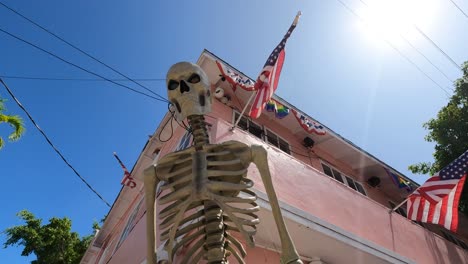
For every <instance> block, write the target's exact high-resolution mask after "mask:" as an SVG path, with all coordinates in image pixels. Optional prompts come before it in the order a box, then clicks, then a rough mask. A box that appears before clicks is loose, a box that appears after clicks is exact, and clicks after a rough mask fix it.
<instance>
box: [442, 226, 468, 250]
mask: <svg viewBox="0 0 468 264" xmlns="http://www.w3.org/2000/svg"><path fill="white" fill-rule="evenodd" d="M442 234H443V235H444V237H445V239H447V240H448V241H450V242H452V243H454V244H455V245H458V246H460V247H462V248H463V249H465V250H467V249H468V246H467V245H466V243H465V242H463V241H462V240H460V239H458V238H457V237H455V236H454V235H452V234H450V233H449V232H447V231H445V230H442Z"/></svg>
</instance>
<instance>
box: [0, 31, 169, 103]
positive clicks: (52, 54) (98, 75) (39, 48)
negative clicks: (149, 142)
mask: <svg viewBox="0 0 468 264" xmlns="http://www.w3.org/2000/svg"><path fill="white" fill-rule="evenodd" d="M0 32H3V33H5V34H7V35H9V36H10V37H12V38H15V39H17V40H19V41H21V42H23V43H26V44H28V45H30V46H32V47H34V48H36V49H38V50H40V51H42V52H44V53H47V54H49V55H50V56H52V57H54V58H56V59H58V60H61V61H63V62H65V63H66V64H69V65H71V66H73V67H75V68H78V69H80V70H82V71H84V72H87V73H89V74H91V75H94V76H96V77H99V78H101V79H103V80H106V81H108V82H110V83H113V84H115V85H117V86H120V87H123V88H125V89H128V90H130V91H133V92H135V93H138V94H141V95H144V96H147V97H149V98H152V99H155V100H157V101H161V102H169V101H168V100H167V99H165V98H163V99H160V98H157V97H154V96H152V95H149V94H146V93H144V92H141V91H138V90H136V89H133V88H131V87H129V86H127V85H124V84H121V83H118V82H115V81H112V80H111V79H109V78H106V77H104V76H102V75H100V74H97V73H95V72H92V71H90V70H87V69H85V68H83V67H81V66H79V65H76V64H74V63H73V62H70V61H67V60H65V59H64V58H62V57H59V56H58V55H55V54H54V53H52V52H50V51H47V50H45V49H43V48H41V47H39V46H37V45H35V44H33V43H31V42H29V41H27V40H25V39H22V38H20V37H18V36H16V35H14V34H12V33H10V32H8V31H6V30H4V29H2V28H0ZM160 97H161V96H160Z"/></svg>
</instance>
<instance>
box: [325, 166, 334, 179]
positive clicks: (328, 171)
mask: <svg viewBox="0 0 468 264" xmlns="http://www.w3.org/2000/svg"><path fill="white" fill-rule="evenodd" d="M322 168H323V172H324V173H325V174H326V175H328V176H330V177H332V178H333V174H332V171H331V169H330V167H328V166H327V165H325V164H323V163H322Z"/></svg>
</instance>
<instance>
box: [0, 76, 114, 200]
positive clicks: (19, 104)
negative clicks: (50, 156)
mask: <svg viewBox="0 0 468 264" xmlns="http://www.w3.org/2000/svg"><path fill="white" fill-rule="evenodd" d="M0 82H1V83H2V85H3V86H4V87H5V89H6V90H7V92H8V93H9V94H10V96H11V97H12V98H13V100H15V102H16V104H17V105H18V106H19V107H20V108H21V110H23V111H24V112H25V113H26V115H27V116H28V118H29V120H31V122H32V123H33V125H34V126H35V127H36V128H37V130H39V132H40V133H41V134H42V136H43V137H44V138H45V140H46V141H47V143H48V144H49V145H50V146H51V147H52V148H53V149H54V151H55V152H56V153H57V154H58V155H59V156H60V158H62V160H63V161H64V162H65V164H67V166H68V167H69V168H70V169H72V170H73V172H74V173H75V175H76V176H78V178H80V180H81V181H82V182H83V183H84V184H85V185H86V187H88V189H90V190H91V191H92V192H93V193H94V194H96V195H97V197H99V199H100V200H101V201H102V202H104V203H105V204H106V205H107V206H108V207H109V208H110V207H111V205H110V204H109V203H108V202H107V201H106V200H105V199H104V198H103V197H102V196H101V195H100V194H99V193H98V192H97V191H96V190H95V189H94V188H93V187H92V186H91V185H90V184H89V183H88V182H87V181H86V180H85V179H84V178H83V177H82V176H81V175H80V173H78V171H76V169H75V168H74V167H73V166H72V165H71V164H70V163H69V162H68V161H67V159H66V158H65V157H64V156H63V155H62V153H61V152H60V151H59V150H58V149H57V148H56V147H55V145H54V144H53V143H52V141H50V139H49V137H48V136H47V135H46V134H45V132H44V131H43V130H42V129H41V128H40V127H39V125H38V124H37V123H36V121H34V119H33V118H32V116H31V115H30V114H29V112H28V110H26V108H25V107H24V106H23V105H22V104H21V103H20V101H19V100H18V99H17V98H16V96H15V95H14V94H13V92H12V91H11V90H10V88H9V87H8V85H7V84H6V83H5V82H4V81H3V80H2V79H1V78H0Z"/></svg>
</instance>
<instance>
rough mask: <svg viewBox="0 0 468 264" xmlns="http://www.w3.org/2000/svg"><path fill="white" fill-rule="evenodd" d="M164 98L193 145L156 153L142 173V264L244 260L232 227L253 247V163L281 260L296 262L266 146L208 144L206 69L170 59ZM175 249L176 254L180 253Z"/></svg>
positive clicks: (254, 222) (241, 248) (232, 143)
mask: <svg viewBox="0 0 468 264" xmlns="http://www.w3.org/2000/svg"><path fill="white" fill-rule="evenodd" d="M167 87H168V97H169V99H170V101H171V102H172V104H173V105H174V106H175V109H176V113H175V114H176V118H177V119H178V120H184V119H185V117H187V119H188V121H189V124H190V126H191V127H192V132H193V142H194V144H193V146H192V147H190V148H188V149H185V150H182V151H177V152H174V153H170V154H168V155H166V156H165V157H163V158H161V159H160V160H159V162H158V163H157V164H154V165H153V166H150V167H149V168H147V169H146V170H145V172H144V174H145V177H144V184H145V193H146V207H147V213H146V216H147V239H148V248H147V250H148V252H147V254H148V256H147V260H148V263H151V264H156V263H157V259H158V256H157V254H159V253H162V254H164V255H165V256H167V259H165V260H161V261H160V262H158V264H161V263H173V262H174V259H175V257H176V256H178V255H180V256H181V258H182V259H181V260H179V259H177V262H178V263H199V262H201V261H206V263H210V264H211V263H213V264H214V263H216V264H227V263H228V261H227V258H228V256H230V255H232V256H234V257H235V258H236V259H237V261H238V262H239V263H244V258H245V256H246V252H245V249H244V248H243V246H242V244H241V243H240V242H239V240H238V239H237V238H236V237H234V236H233V235H232V234H233V233H240V235H241V236H242V237H243V238H244V239H245V241H246V243H247V244H248V245H249V246H251V247H254V246H255V244H254V240H253V236H254V235H255V231H256V225H257V224H259V219H258V217H257V215H256V214H255V213H256V212H257V211H259V206H258V205H257V204H256V203H255V200H256V198H257V196H256V195H255V193H254V192H253V191H251V190H249V188H251V187H252V186H253V182H252V180H250V179H248V178H247V177H246V174H247V168H248V166H249V164H250V163H251V162H253V163H254V164H255V165H256V166H257V168H258V170H259V172H260V175H261V178H262V181H263V183H264V186H265V189H266V192H267V195H268V199H269V200H270V203H271V208H272V212H273V216H274V219H275V222H276V224H277V228H278V232H279V235H280V240H281V250H282V252H281V263H288V264H299V263H302V261H301V260H300V259H299V255H298V253H297V252H296V249H295V247H294V244H293V242H292V240H291V238H290V236H289V233H288V231H287V229H286V225H285V223H284V220H283V217H282V215H281V210H280V207H279V204H278V199H277V197H276V194H275V191H274V189H273V184H272V179H271V175H270V171H269V169H268V161H267V152H266V150H265V149H264V148H263V147H262V146H256V145H253V146H248V145H246V144H244V143H241V142H237V141H228V142H224V143H221V144H210V143H209V138H208V133H207V128H206V123H205V120H204V116H203V115H205V114H207V113H209V112H210V111H211V95H210V83H209V80H208V77H207V76H206V74H205V72H204V71H203V70H202V69H201V68H200V67H199V66H198V65H195V64H192V63H189V62H180V63H177V64H175V65H173V66H172V67H171V68H170V70H169V72H168V74H167ZM159 182H164V185H162V187H161V189H162V190H163V191H164V190H166V192H163V194H164V195H163V196H162V197H161V198H160V199H159V200H158V203H157V204H158V206H161V205H162V206H165V207H164V208H163V209H162V210H161V211H160V212H159V218H160V219H161V223H160V230H161V231H162V233H161V234H160V240H161V241H163V247H164V250H163V251H162V252H161V251H160V250H158V251H160V252H159V253H158V252H156V253H155V233H156V232H155V219H154V215H155V199H156V194H155V193H156V186H157V185H158V183H159ZM179 253H180V254H179Z"/></svg>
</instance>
